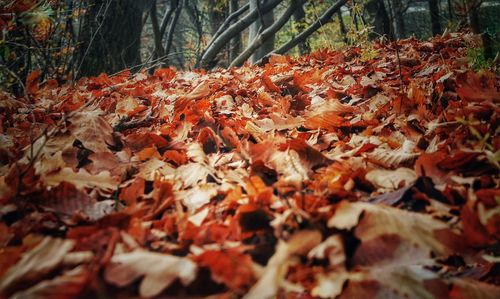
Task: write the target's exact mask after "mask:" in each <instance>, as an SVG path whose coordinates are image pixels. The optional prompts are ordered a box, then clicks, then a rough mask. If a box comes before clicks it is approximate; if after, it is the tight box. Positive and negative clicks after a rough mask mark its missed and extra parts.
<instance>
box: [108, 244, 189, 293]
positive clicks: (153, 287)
mask: <svg viewBox="0 0 500 299" xmlns="http://www.w3.org/2000/svg"><path fill="white" fill-rule="evenodd" d="M197 270H198V267H197V266H196V264H195V263H194V262H193V261H191V260H190V259H189V258H185V257H178V256H174V255H168V254H161V253H155V252H149V251H145V250H136V251H132V252H128V253H119V254H115V255H114V256H113V257H112V258H111V263H110V264H109V265H108V266H107V267H106V269H105V271H104V278H105V279H106V281H108V282H110V283H112V284H114V285H116V286H118V287H124V286H127V285H129V284H131V283H132V282H134V281H135V280H137V279H139V278H141V277H144V278H143V279H142V281H141V284H140V286H139V294H140V295H141V296H142V297H147V298H149V297H154V296H156V295H158V294H160V293H161V292H162V291H163V290H164V289H165V288H167V287H168V286H169V285H171V284H172V283H173V282H174V281H175V280H176V279H179V280H180V281H181V283H182V284H183V285H188V284H190V283H191V282H192V281H193V280H194V279H195V278H196V273H197Z"/></svg>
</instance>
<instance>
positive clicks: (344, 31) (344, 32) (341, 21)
mask: <svg viewBox="0 0 500 299" xmlns="http://www.w3.org/2000/svg"><path fill="white" fill-rule="evenodd" d="M337 18H338V20H339V25H340V33H341V34H342V39H343V40H344V43H345V44H346V45H347V44H348V43H349V41H348V40H347V29H346V28H345V24H344V18H343V17H342V11H341V10H340V9H339V11H337Z"/></svg>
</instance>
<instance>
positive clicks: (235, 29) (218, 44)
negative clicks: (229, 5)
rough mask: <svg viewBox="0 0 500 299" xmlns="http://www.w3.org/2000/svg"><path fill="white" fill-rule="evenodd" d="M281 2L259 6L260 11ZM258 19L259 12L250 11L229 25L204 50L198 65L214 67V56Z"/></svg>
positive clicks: (280, 0) (271, 2) (269, 2)
mask: <svg viewBox="0 0 500 299" xmlns="http://www.w3.org/2000/svg"><path fill="white" fill-rule="evenodd" d="M282 1H283V0H269V1H268V2H266V4H264V5H262V6H261V11H264V12H266V11H269V10H271V9H273V8H274V7H276V6H277V5H278V4H280V3H281V2H282ZM258 17H259V12H258V11H257V10H256V9H255V10H253V11H250V12H249V13H248V14H247V15H246V16H244V17H243V18H241V19H240V20H239V21H237V22H236V23H234V24H233V25H231V26H230V27H229V28H227V29H226V30H225V31H224V32H222V33H221V34H220V35H219V36H218V37H217V38H215V40H214V41H213V42H211V43H209V44H210V46H209V47H207V48H206V50H205V52H204V54H203V56H202V58H201V60H200V65H201V67H204V68H210V67H213V66H214V63H215V62H216V59H215V58H216V56H217V54H218V53H219V52H220V50H222V48H223V47H224V46H225V45H226V43H228V42H229V41H230V40H231V39H232V38H233V37H234V36H236V35H238V34H239V33H240V32H241V31H243V30H245V28H247V27H248V26H250V24H252V23H253V22H254V21H255V20H256V19H257V18H258Z"/></svg>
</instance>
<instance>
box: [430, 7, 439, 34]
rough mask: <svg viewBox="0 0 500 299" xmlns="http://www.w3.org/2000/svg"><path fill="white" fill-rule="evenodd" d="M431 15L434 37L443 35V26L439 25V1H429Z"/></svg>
mask: <svg viewBox="0 0 500 299" xmlns="http://www.w3.org/2000/svg"><path fill="white" fill-rule="evenodd" d="M429 13H430V15H431V28H432V35H438V34H441V33H442V30H441V24H440V23H439V1H438V0H429Z"/></svg>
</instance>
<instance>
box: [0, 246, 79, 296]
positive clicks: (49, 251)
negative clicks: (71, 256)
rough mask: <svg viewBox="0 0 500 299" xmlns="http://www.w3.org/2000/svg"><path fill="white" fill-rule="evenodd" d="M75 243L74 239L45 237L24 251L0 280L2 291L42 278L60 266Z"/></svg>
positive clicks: (0, 290) (0, 289)
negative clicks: (33, 246)
mask: <svg viewBox="0 0 500 299" xmlns="http://www.w3.org/2000/svg"><path fill="white" fill-rule="evenodd" d="M73 245H74V241H72V240H63V239H58V238H51V237H45V238H44V239H43V240H42V241H41V242H40V244H38V245H37V246H36V247H35V248H33V249H31V250H30V251H28V252H26V253H24V254H23V255H22V257H21V260H20V261H19V262H17V264H15V265H14V266H13V267H11V268H10V269H9V270H8V271H7V272H6V273H5V274H4V275H3V277H2V279H1V280H0V293H1V292H5V291H8V290H10V289H11V288H13V287H15V286H16V285H18V284H19V283H22V282H26V281H30V280H36V279H40V278H41V277H44V276H45V275H46V274H48V273H49V272H50V271H52V270H53V269H55V268H56V267H58V266H59V264H60V263H61V262H62V261H63V259H64V256H65V255H66V253H68V252H69V251H70V250H71V249H72V248H73Z"/></svg>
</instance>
